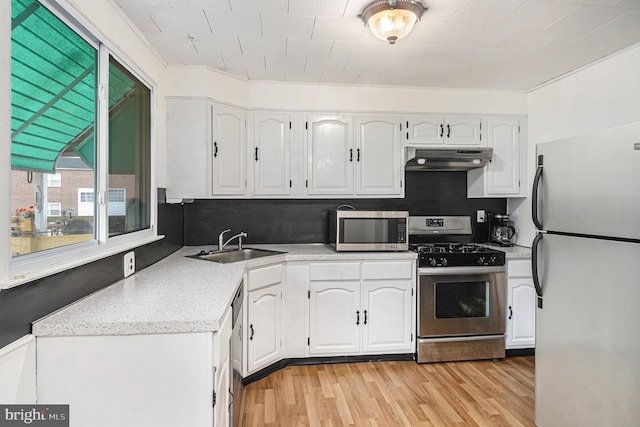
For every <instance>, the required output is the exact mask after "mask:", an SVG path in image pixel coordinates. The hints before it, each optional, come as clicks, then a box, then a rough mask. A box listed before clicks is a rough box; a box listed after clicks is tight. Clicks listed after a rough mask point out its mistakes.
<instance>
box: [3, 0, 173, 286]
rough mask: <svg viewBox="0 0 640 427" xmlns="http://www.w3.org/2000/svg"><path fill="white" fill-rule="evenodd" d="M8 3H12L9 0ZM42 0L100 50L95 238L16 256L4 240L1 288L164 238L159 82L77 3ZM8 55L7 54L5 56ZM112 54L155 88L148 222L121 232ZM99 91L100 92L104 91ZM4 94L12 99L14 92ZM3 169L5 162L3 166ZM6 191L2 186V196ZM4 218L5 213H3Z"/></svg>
mask: <svg viewBox="0 0 640 427" xmlns="http://www.w3.org/2000/svg"><path fill="white" fill-rule="evenodd" d="M7 3H8V7H7V5H6V4H7ZM40 3H41V4H42V5H43V6H45V7H46V8H47V9H48V10H49V11H50V12H52V13H53V14H54V15H56V16H57V17H58V18H59V19H61V20H62V21H63V22H64V23H65V24H66V25H67V26H69V27H70V28H71V29H73V30H74V31H75V32H76V34H78V35H79V36H80V37H82V38H84V39H85V41H87V42H88V43H89V44H91V45H92V46H94V47H95V48H96V49H97V50H98V73H97V74H98V86H97V87H98V95H99V99H98V113H97V121H96V135H98V139H97V141H96V153H97V155H98V160H97V161H96V165H95V170H96V182H95V190H96V193H97V194H96V196H97V202H98V203H97V212H96V217H95V218H96V224H95V227H96V230H97V235H96V239H94V240H90V241H87V242H82V243H76V244H74V245H69V246H62V247H59V248H54V249H49V250H46V251H41V252H34V253H32V254H28V255H23V256H20V257H17V258H15V259H12V258H11V245H9V244H5V245H0V247H2V249H0V257H4V258H5V259H10V260H11V261H10V262H9V264H8V268H4V267H3V266H1V265H0V290H2V289H8V288H12V287H14V286H18V285H22V284H24V283H27V282H30V281H33V280H36V279H39V278H42V277H46V276H49V275H52V274H55V273H58V272H60V271H64V270H67V269H69V268H73V267H77V266H80V265H84V264H88V263H90V262H93V261H96V260H99V259H102V258H106V257H108V256H110V255H114V254H117V253H121V252H124V251H128V250H130V249H132V248H135V247H139V246H142V245H145V244H148V243H150V242H153V241H156V240H159V239H161V238H162V237H163V236H158V235H157V226H156V223H157V183H156V182H157V181H156V179H157V178H156V177H157V173H156V134H157V132H156V123H157V120H156V117H157V97H158V88H157V85H156V84H155V82H153V81H152V80H151V79H150V78H149V77H147V76H146V74H145V73H143V72H142V70H141V69H139V68H138V67H137V66H136V65H134V64H133V61H131V60H129V59H128V58H127V56H126V55H124V54H122V52H121V51H120V49H119V48H118V47H117V45H116V44H115V43H113V42H112V41H111V40H110V39H109V38H107V37H106V36H105V35H104V34H103V33H102V32H100V31H99V30H97V29H96V28H95V27H94V26H93V25H92V24H91V23H90V22H89V21H87V19H86V18H85V17H84V16H83V15H82V14H81V13H80V12H78V11H77V10H75V9H73V8H72V7H71V6H69V5H68V4H67V3H66V2H64V3H62V2H60V3H59V2H58V1H56V0H40ZM5 8H6V9H8V10H7V13H2V14H0V16H1V17H2V18H0V19H4V21H3V22H1V23H2V24H4V23H5V22H6V23H7V25H0V28H2V27H4V28H3V29H0V36H2V37H4V36H5V35H7V34H8V36H7V37H6V39H7V41H6V46H7V47H8V46H10V45H9V41H10V34H11V30H10V29H11V25H9V24H10V23H11V4H10V2H3V6H0V12H4V11H5ZM4 45H5V42H4V41H3V39H0V47H4ZM10 51H11V50H10V49H9V48H7V49H0V67H2V69H1V71H5V70H7V71H8V73H7V75H10V70H11V55H10ZM3 55H4V57H2V56H3ZM109 56H112V57H113V58H114V59H115V60H117V61H118V63H119V64H120V65H121V66H123V67H124V68H125V69H127V70H128V71H129V72H130V73H131V74H132V75H134V76H135V77H136V78H137V79H138V80H139V81H140V82H141V83H142V84H144V85H145V86H147V87H148V88H149V90H150V91H151V96H150V98H151V102H150V118H151V120H150V123H151V129H150V139H151V141H150V160H149V161H150V166H151V167H150V174H151V176H150V181H149V182H150V200H149V203H150V223H149V228H147V229H144V230H140V231H136V232H131V233H126V234H122V235H118V236H113V237H109V235H108V226H109V221H108V216H107V200H106V198H105V194H106V192H107V191H108V188H109V186H108V170H109V168H108V165H109V159H108V151H109V147H108V140H109V139H108V131H109V129H108V127H109V111H108V105H107V103H108V101H107V99H106V96H104V95H105V93H106V92H105V89H104V88H108V87H109ZM4 92H7V91H6V90H5V88H4V87H3V86H1V85H0V95H3V94H4ZM100 95H101V96H100ZM0 99H4V100H10V99H11V95H10V92H9V93H8V94H6V96H4V97H0ZM5 106H7V107H8V110H7V113H8V114H10V111H11V106H10V103H6V101H5V105H3V106H2V108H0V111H3V112H4V111H5V110H4V108H5ZM6 145H7V149H6V150H5V151H4V152H2V155H0V162H4V163H2V164H4V165H5V166H7V167H6V168H4V169H5V170H6V171H7V172H6V176H7V177H10V171H11V167H10V161H11V160H10V159H11V156H10V150H11V144H6ZM0 170H1V168H0ZM8 191H9V192H8V194H6V195H4V197H3V198H4V199H5V200H7V202H8V201H9V200H10V197H11V190H10V189H8ZM3 194H4V192H3V191H0V197H2V196H3ZM0 219H2V217H1V216H0ZM6 222H7V223H8V222H9V218H8V217H6ZM5 228H6V229H7V230H6V231H3V232H0V238H1V237H2V236H6V238H5V239H6V240H5V241H6V242H8V241H9V238H10V234H9V232H8V230H9V227H5Z"/></svg>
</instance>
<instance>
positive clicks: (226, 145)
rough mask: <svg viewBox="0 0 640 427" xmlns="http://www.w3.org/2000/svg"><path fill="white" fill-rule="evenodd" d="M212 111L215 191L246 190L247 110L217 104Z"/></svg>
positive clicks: (214, 192)
mask: <svg viewBox="0 0 640 427" xmlns="http://www.w3.org/2000/svg"><path fill="white" fill-rule="evenodd" d="M212 115H213V120H212V123H213V130H212V132H213V153H212V156H213V160H212V171H211V172H212V176H211V178H212V195H214V196H218V195H244V194H245V192H246V171H245V169H246V168H245V151H246V137H245V128H246V123H247V113H246V111H243V110H240V109H237V108H231V107H227V106H224V105H215V106H214V107H213V108H212Z"/></svg>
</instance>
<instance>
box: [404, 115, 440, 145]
mask: <svg viewBox="0 0 640 427" xmlns="http://www.w3.org/2000/svg"><path fill="white" fill-rule="evenodd" d="M403 122H404V125H405V128H406V132H405V142H406V143H407V144H408V145H421V144H424V145H444V118H442V117H435V116H410V117H406V118H405V119H404V120H403Z"/></svg>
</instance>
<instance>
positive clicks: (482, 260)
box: [478, 256, 484, 265]
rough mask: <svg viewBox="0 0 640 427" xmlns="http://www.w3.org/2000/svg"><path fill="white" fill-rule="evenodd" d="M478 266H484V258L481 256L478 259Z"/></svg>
mask: <svg viewBox="0 0 640 427" xmlns="http://www.w3.org/2000/svg"><path fill="white" fill-rule="evenodd" d="M478 265H484V257H483V256H481V257H480V258H478Z"/></svg>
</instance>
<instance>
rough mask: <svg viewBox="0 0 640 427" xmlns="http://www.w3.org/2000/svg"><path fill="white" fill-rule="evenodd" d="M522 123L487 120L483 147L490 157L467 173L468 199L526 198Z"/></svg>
mask: <svg viewBox="0 0 640 427" xmlns="http://www.w3.org/2000/svg"><path fill="white" fill-rule="evenodd" d="M525 124H526V122H525V120H523V119H518V118H513V117H509V118H489V119H487V131H486V133H487V141H486V142H487V146H489V147H491V148H493V158H492V159H491V161H490V162H489V163H487V164H486V165H485V166H484V167H483V168H479V169H472V170H470V171H469V172H468V173H467V181H468V191H467V195H468V197H526V195H527V188H526V185H525V184H526V182H527V179H526V178H527V176H526V158H525V156H526V153H527V145H526V130H525V129H524V126H525Z"/></svg>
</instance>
